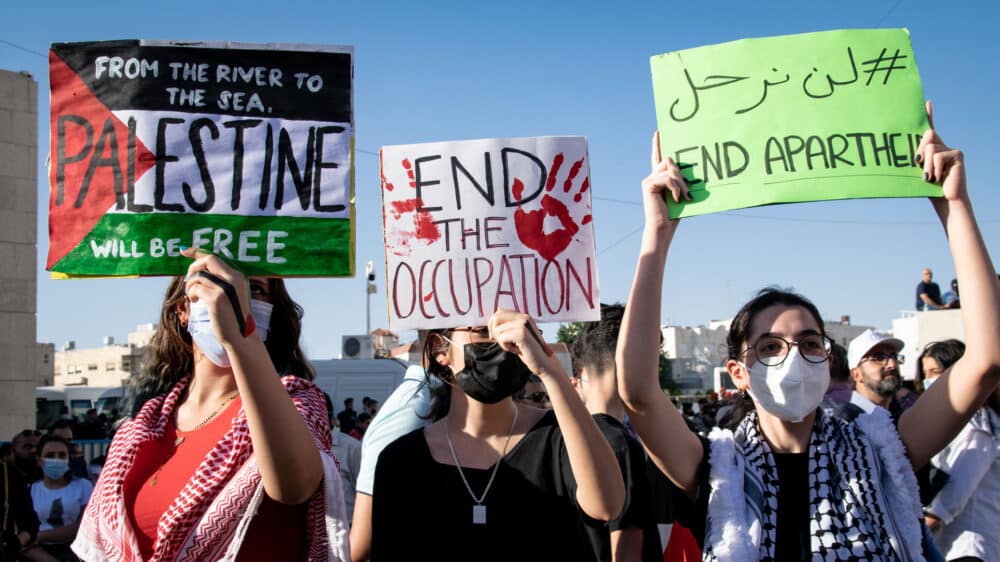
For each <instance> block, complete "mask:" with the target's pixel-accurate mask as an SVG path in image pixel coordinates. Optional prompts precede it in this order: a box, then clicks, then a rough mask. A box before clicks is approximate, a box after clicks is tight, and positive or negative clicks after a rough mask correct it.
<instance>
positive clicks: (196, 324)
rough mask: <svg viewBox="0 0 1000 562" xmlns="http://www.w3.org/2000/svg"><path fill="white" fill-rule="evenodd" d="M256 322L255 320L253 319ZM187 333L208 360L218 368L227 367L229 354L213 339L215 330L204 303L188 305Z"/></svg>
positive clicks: (217, 340)
mask: <svg viewBox="0 0 1000 562" xmlns="http://www.w3.org/2000/svg"><path fill="white" fill-rule="evenodd" d="M254 321H256V318H254ZM187 329H188V333H190V334H191V339H192V340H194V343H196V344H198V349H199V350H201V352H202V353H204V354H205V357H208V360H209V361H211V362H212V363H214V364H215V365H217V366H219V367H228V366H229V365H230V362H229V354H228V353H226V348H224V347H222V343H220V342H219V338H217V337H215V330H213V329H212V317H211V315H209V313H208V307H207V306H205V303H203V302H201V301H198V302H192V303H190V305H188V325H187Z"/></svg>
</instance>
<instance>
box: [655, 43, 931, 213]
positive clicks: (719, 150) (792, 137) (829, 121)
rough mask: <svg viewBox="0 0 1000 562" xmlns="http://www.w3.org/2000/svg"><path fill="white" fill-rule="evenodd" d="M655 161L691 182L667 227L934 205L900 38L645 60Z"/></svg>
mask: <svg viewBox="0 0 1000 562" xmlns="http://www.w3.org/2000/svg"><path fill="white" fill-rule="evenodd" d="M650 66H651V68H652V74H653V92H654V97H655V101H656V118H657V126H658V128H659V131H660V147H661V151H662V156H663V157H668V156H669V157H671V158H673V159H674V160H675V161H676V162H677V163H678V165H679V166H680V168H681V169H682V171H683V173H684V176H685V177H686V178H687V179H688V180H689V181H690V182H691V186H690V189H691V197H692V199H693V201H691V202H682V203H673V202H672V201H671V204H670V216H671V217H673V218H677V217H684V216H691V215H700V214H705V213H713V212H718V211H725V210H729V209H739V208H744V207H753V206H757V205H767V204H772V203H792V202H799V201H821V200H828V199H855V198H867V197H915V196H940V195H941V188H940V187H937V186H934V185H932V184H928V183H926V182H924V181H923V179H922V174H921V168H920V167H919V166H917V165H916V164H915V163H914V161H913V157H914V155H915V150H916V148H917V146H918V145H919V144H920V138H921V136H922V135H923V133H924V131H925V130H926V129H927V128H928V122H927V115H926V113H925V110H924V95H923V88H922V86H921V84H920V76H919V74H918V73H917V64H916V61H915V60H914V56H913V48H912V45H911V44H910V36H909V33H908V32H907V31H906V30H905V29H874V30H841V31H827V32H818V33H804V34H801V35H787V36H782V37H770V38H765V39H744V40H741V41H733V42H730V43H723V44H720V45H712V46H709V47H700V48H696V49H688V50H683V51H677V52H673V53H666V54H663V55H658V56H654V57H652V58H651V59H650Z"/></svg>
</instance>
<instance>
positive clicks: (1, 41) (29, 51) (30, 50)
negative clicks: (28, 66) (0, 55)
mask: <svg viewBox="0 0 1000 562" xmlns="http://www.w3.org/2000/svg"><path fill="white" fill-rule="evenodd" d="M0 43H3V44H4V45H8V46H10V47H14V48H15V49H20V50H22V51H24V52H25V53H31V54H33V55H37V56H39V57H42V58H43V59H48V58H49V57H48V56H47V55H46V54H44V53H39V52H38V51H35V50H33V49H29V48H27V47H22V46H20V45H18V44H17V43H12V42H10V41H7V40H6V39H0Z"/></svg>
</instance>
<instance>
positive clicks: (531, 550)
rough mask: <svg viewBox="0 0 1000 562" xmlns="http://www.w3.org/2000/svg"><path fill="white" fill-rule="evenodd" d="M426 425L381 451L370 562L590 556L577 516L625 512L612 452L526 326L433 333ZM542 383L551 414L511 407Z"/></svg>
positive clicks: (500, 316)
mask: <svg viewBox="0 0 1000 562" xmlns="http://www.w3.org/2000/svg"><path fill="white" fill-rule="evenodd" d="M424 358H425V363H426V364H427V370H428V372H429V376H433V377H437V378H438V379H440V380H441V381H443V382H444V383H445V384H441V385H438V386H437V387H435V388H434V390H433V391H432V393H433V403H432V408H431V417H432V418H433V419H435V420H436V421H435V422H434V423H433V424H431V425H430V426H428V427H426V428H423V429H418V430H416V431H414V432H412V433H409V434H407V435H405V436H403V437H401V438H399V439H397V440H396V441H394V442H393V443H392V444H390V445H389V446H388V447H386V448H385V449H384V450H383V451H382V454H381V455H380V456H379V460H378V465H377V466H376V469H375V487H374V490H373V492H374V493H373V494H372V502H373V503H372V540H371V543H372V551H371V559H372V560H373V561H374V562H383V561H391V560H414V559H433V560H439V561H442V560H480V561H490V560H497V561H505V562H506V561H510V560H520V561H531V560H538V561H551V560H581V559H588V558H589V557H591V556H592V553H590V551H589V547H588V546H587V545H588V543H587V541H586V537H585V535H584V534H583V530H582V527H581V525H580V512H581V511H582V512H583V513H584V514H586V515H587V516H588V517H590V518H592V519H597V520H604V521H607V520H609V519H612V518H614V517H616V516H617V515H618V513H619V512H620V511H621V509H622V504H623V503H624V494H625V492H624V484H623V483H622V476H621V472H620V471H619V469H618V464H617V461H616V460H615V457H614V454H613V453H612V451H611V448H610V446H609V445H608V443H607V441H606V440H605V439H604V436H603V435H602V434H601V433H600V431H599V430H598V428H597V425H596V424H595V423H594V421H593V419H591V417H590V414H589V413H588V412H587V410H586V408H585V407H584V405H583V402H581V401H580V399H579V397H578V396H577V395H576V394H575V391H574V390H573V387H572V385H571V384H570V381H569V377H568V376H567V375H566V373H565V371H564V370H563V368H562V366H561V365H560V363H559V360H558V359H557V358H556V357H554V356H553V355H552V354H551V351H549V350H548V348H547V346H546V345H545V344H544V343H543V342H542V340H541V338H540V336H539V335H538V332H537V328H536V327H535V325H534V323H533V322H532V320H531V318H530V317H528V316H527V315H525V314H520V313H515V312H511V311H498V312H496V313H494V314H493V316H492V317H491V318H490V320H489V324H488V325H487V326H482V327H476V328H461V329H449V330H433V331H431V332H430V333H429V335H428V337H427V340H426V343H425V347H424ZM532 374H535V375H538V377H539V378H540V379H541V380H542V382H543V384H544V385H545V390H546V391H547V393H548V395H549V398H550V400H551V402H552V410H551V411H549V410H543V409H540V408H535V407H531V406H526V405H523V404H522V405H519V404H517V403H516V402H515V401H514V400H513V399H512V398H511V397H512V395H513V394H514V393H515V392H517V391H518V390H520V389H521V388H522V387H523V386H524V385H525V383H526V382H527V380H528V378H529V377H530V376H531V375H532Z"/></svg>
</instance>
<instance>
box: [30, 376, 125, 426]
mask: <svg viewBox="0 0 1000 562" xmlns="http://www.w3.org/2000/svg"><path fill="white" fill-rule="evenodd" d="M123 393H124V392H123V389H122V387H120V386H62V387H60V386H39V387H36V388H35V424H36V425H35V427H37V428H38V429H45V428H47V427H49V426H50V425H52V424H53V423H54V422H55V421H56V420H58V419H59V415H60V411H61V410H62V407H63V406H66V408H68V410H69V414H70V415H71V416H72V417H73V420H74V421H82V420H83V418H84V417H86V415H87V410H89V409H91V408H94V409H96V410H97V413H98V415H100V414H106V415H107V416H108V417H109V418H112V419H113V418H115V417H116V416H117V415H118V413H119V412H118V407H119V402H120V401H121V399H122V396H123Z"/></svg>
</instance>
